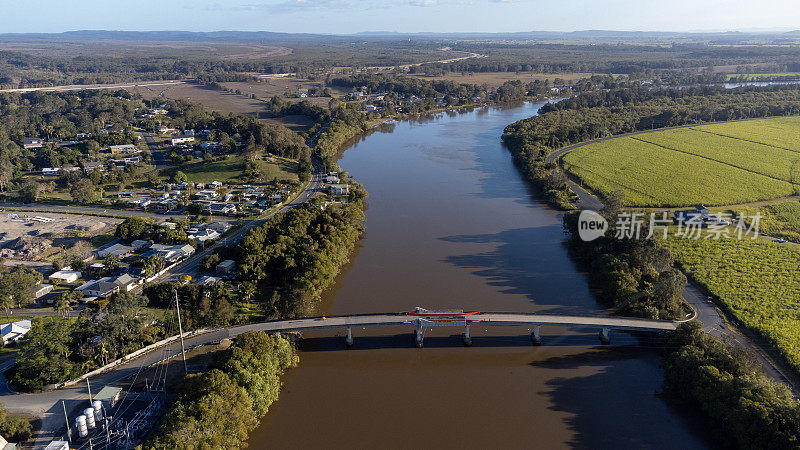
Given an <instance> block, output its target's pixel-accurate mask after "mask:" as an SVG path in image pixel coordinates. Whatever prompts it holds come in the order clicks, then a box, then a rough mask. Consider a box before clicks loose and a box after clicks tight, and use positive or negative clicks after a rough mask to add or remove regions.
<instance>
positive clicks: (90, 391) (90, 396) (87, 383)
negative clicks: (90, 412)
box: [86, 378, 92, 406]
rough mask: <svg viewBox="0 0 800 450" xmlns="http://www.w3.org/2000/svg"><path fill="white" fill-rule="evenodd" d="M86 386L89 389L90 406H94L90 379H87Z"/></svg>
mask: <svg viewBox="0 0 800 450" xmlns="http://www.w3.org/2000/svg"><path fill="white" fill-rule="evenodd" d="M86 388H87V389H89V406H92V387H91V386H89V379H88V378H87V379H86Z"/></svg>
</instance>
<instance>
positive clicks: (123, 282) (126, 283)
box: [113, 273, 139, 292]
mask: <svg viewBox="0 0 800 450" xmlns="http://www.w3.org/2000/svg"><path fill="white" fill-rule="evenodd" d="M113 282H114V283H115V284H116V285H117V286H119V289H120V291H122V292H129V291H131V290H132V289H133V288H135V287H136V286H138V285H139V280H137V279H136V278H133V277H132V276H130V275H129V274H127V273H126V274H124V275H120V276H118V277H117V278H115V279H114V281H113Z"/></svg>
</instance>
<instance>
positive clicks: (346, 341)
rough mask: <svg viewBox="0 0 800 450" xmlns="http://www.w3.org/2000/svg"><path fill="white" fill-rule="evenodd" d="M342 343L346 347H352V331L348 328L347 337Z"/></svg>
mask: <svg viewBox="0 0 800 450" xmlns="http://www.w3.org/2000/svg"><path fill="white" fill-rule="evenodd" d="M344 343H345V344H346V345H347V346H348V347H352V346H353V329H352V328H350V327H347V337H346V338H345V340H344Z"/></svg>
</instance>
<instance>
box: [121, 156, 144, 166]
mask: <svg viewBox="0 0 800 450" xmlns="http://www.w3.org/2000/svg"><path fill="white" fill-rule="evenodd" d="M123 161H124V162H125V165H126V166H128V165H131V164H139V163H140V162H142V157H141V156H131V157H130V158H124V159H123Z"/></svg>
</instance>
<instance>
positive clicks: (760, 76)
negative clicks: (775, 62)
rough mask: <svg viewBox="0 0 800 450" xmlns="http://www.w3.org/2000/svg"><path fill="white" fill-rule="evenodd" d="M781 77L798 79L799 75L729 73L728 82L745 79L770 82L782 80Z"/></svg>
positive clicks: (793, 73)
mask: <svg viewBox="0 0 800 450" xmlns="http://www.w3.org/2000/svg"><path fill="white" fill-rule="evenodd" d="M782 77H786V78H789V77H792V78H794V77H800V73H798V72H786V73H747V74H741V73H729V74H728V80H729V81H730V80H734V79H736V80H738V79H741V78H744V79H746V80H747V81H761V80H771V79H774V78H782Z"/></svg>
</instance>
